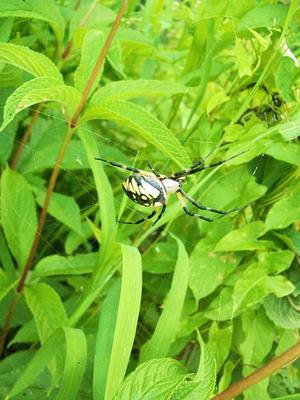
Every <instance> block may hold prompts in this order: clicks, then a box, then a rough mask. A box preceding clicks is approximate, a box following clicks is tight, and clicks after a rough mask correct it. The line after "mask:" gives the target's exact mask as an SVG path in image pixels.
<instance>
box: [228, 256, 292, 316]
mask: <svg viewBox="0 0 300 400" xmlns="http://www.w3.org/2000/svg"><path fill="white" fill-rule="evenodd" d="M293 290H294V286H293V285H292V284H291V283H290V282H289V281H288V280H287V279H286V278H284V277H283V276H272V277H270V276H268V275H266V272H265V271H264V270H262V269H261V265H260V263H254V264H252V265H250V266H249V267H248V268H247V269H246V270H245V271H243V272H242V273H241V274H240V276H239V278H238V281H237V283H236V284H235V286H234V289H233V295H232V300H233V307H234V310H237V309H238V308H239V307H242V308H245V307H250V306H252V305H254V304H256V303H258V302H259V301H261V300H262V299H263V298H264V297H266V296H267V295H268V294H269V293H275V294H276V295H277V296H280V297H281V296H285V295H287V294H289V293H291V292H293Z"/></svg>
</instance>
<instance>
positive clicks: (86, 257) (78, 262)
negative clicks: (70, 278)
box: [33, 253, 99, 278]
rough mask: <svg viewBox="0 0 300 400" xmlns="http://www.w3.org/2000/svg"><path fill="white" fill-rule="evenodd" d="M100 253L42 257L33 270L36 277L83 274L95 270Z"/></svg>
mask: <svg viewBox="0 0 300 400" xmlns="http://www.w3.org/2000/svg"><path fill="white" fill-rule="evenodd" d="M98 257H99V254H98V253H87V254H76V255H74V256H69V257H63V256H59V255H56V254H55V255H52V256H48V257H44V258H42V259H41V260H40V261H39V262H38V263H37V265H36V267H35V268H34V271H33V276H35V277H39V278H40V277H45V276H52V275H81V274H88V273H91V272H93V268H94V266H95V264H96V262H97V259H98Z"/></svg>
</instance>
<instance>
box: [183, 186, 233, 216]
mask: <svg viewBox="0 0 300 400" xmlns="http://www.w3.org/2000/svg"><path fill="white" fill-rule="evenodd" d="M180 193H181V194H182V196H183V197H185V198H186V199H187V200H188V201H189V202H190V203H192V204H193V205H194V206H195V207H197V208H199V209H200V210H205V211H211V212H213V213H216V214H221V215H228V214H230V213H232V212H233V211H240V210H241V208H237V207H236V208H231V209H230V210H228V211H223V210H216V209H215V208H210V207H206V206H203V205H202V204H200V203H198V202H197V201H196V200H194V199H193V198H192V197H191V196H189V195H188V194H187V193H185V192H184V191H183V190H182V189H180Z"/></svg>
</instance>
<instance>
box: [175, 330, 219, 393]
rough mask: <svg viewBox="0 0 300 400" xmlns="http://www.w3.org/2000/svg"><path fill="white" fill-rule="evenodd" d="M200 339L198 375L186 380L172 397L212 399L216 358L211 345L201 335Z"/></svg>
mask: <svg viewBox="0 0 300 400" xmlns="http://www.w3.org/2000/svg"><path fill="white" fill-rule="evenodd" d="M198 340H199V344H200V349H201V357H200V362H199V367H198V371H197V374H196V376H195V377H194V379H192V381H188V380H186V381H184V382H183V383H182V384H181V385H179V387H178V388H177V389H176V390H175V392H174V394H173V395H172V397H171V399H174V400H194V399H201V400H210V399H211V398H212V395H213V392H214V388H215V384H216V360H215V358H214V357H213V354H212V352H211V349H210V347H209V346H207V345H205V344H204V342H203V340H202V339H201V337H200V335H198Z"/></svg>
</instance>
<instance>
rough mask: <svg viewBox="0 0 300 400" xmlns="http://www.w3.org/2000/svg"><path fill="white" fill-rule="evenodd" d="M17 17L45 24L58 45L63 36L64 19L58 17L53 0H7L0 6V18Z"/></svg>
mask: <svg viewBox="0 0 300 400" xmlns="http://www.w3.org/2000/svg"><path fill="white" fill-rule="evenodd" d="M7 17H17V18H18V17H19V18H22V19H23V18H30V19H37V20H41V21H45V22H47V23H48V24H49V25H50V26H51V28H52V29H53V31H54V33H55V35H56V37H57V41H58V43H59V45H60V44H61V42H62V39H63V34H64V26H65V23H64V19H63V18H62V16H61V15H60V13H59V11H58V8H57V7H56V5H55V3H54V1H53V0H47V3H45V2H44V1H35V0H27V1H26V2H24V1H21V0H9V1H3V2H1V4H0V18H7Z"/></svg>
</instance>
